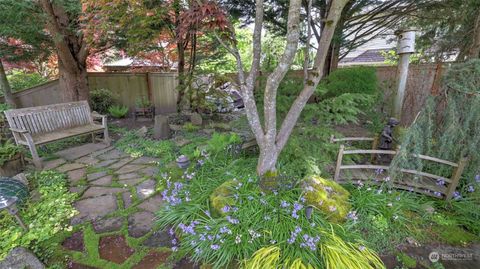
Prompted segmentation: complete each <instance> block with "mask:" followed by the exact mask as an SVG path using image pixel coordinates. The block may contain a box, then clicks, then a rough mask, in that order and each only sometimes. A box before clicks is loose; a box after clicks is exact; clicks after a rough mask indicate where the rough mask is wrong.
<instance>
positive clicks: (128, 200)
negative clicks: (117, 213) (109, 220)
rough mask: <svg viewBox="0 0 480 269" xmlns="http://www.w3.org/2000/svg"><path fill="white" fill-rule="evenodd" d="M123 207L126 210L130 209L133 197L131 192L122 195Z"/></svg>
mask: <svg viewBox="0 0 480 269" xmlns="http://www.w3.org/2000/svg"><path fill="white" fill-rule="evenodd" d="M122 200H123V207H124V208H125V209H127V208H129V207H130V206H131V205H132V195H131V194H130V192H128V191H127V192H124V193H122Z"/></svg>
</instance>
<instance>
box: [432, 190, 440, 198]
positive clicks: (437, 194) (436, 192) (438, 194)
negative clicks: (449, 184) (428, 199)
mask: <svg viewBox="0 0 480 269" xmlns="http://www.w3.org/2000/svg"><path fill="white" fill-rule="evenodd" d="M433 195H435V196H437V197H442V194H441V193H440V192H438V191H435V192H433Z"/></svg>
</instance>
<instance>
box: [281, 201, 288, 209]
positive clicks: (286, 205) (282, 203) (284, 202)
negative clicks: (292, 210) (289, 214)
mask: <svg viewBox="0 0 480 269" xmlns="http://www.w3.org/2000/svg"><path fill="white" fill-rule="evenodd" d="M280 206H281V207H283V208H285V207H289V206H290V203H288V202H287V201H284V200H282V201H281V202H280Z"/></svg>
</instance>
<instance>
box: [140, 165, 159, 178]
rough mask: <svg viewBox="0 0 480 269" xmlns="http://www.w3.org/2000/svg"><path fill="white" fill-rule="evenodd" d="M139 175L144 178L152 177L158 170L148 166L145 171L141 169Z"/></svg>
mask: <svg viewBox="0 0 480 269" xmlns="http://www.w3.org/2000/svg"><path fill="white" fill-rule="evenodd" d="M140 173H142V174H144V175H146V176H149V177H152V176H154V175H155V174H157V173H158V168H157V167H154V166H150V167H147V168H145V169H142V170H141V171H140Z"/></svg>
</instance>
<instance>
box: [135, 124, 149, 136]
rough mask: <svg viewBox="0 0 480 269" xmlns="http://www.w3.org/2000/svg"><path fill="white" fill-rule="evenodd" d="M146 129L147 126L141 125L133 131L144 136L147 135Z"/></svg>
mask: <svg viewBox="0 0 480 269" xmlns="http://www.w3.org/2000/svg"><path fill="white" fill-rule="evenodd" d="M147 132H148V129H147V126H143V127H142V128H140V129H138V130H136V131H135V134H137V135H138V136H139V137H145V136H146V135H147Z"/></svg>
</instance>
